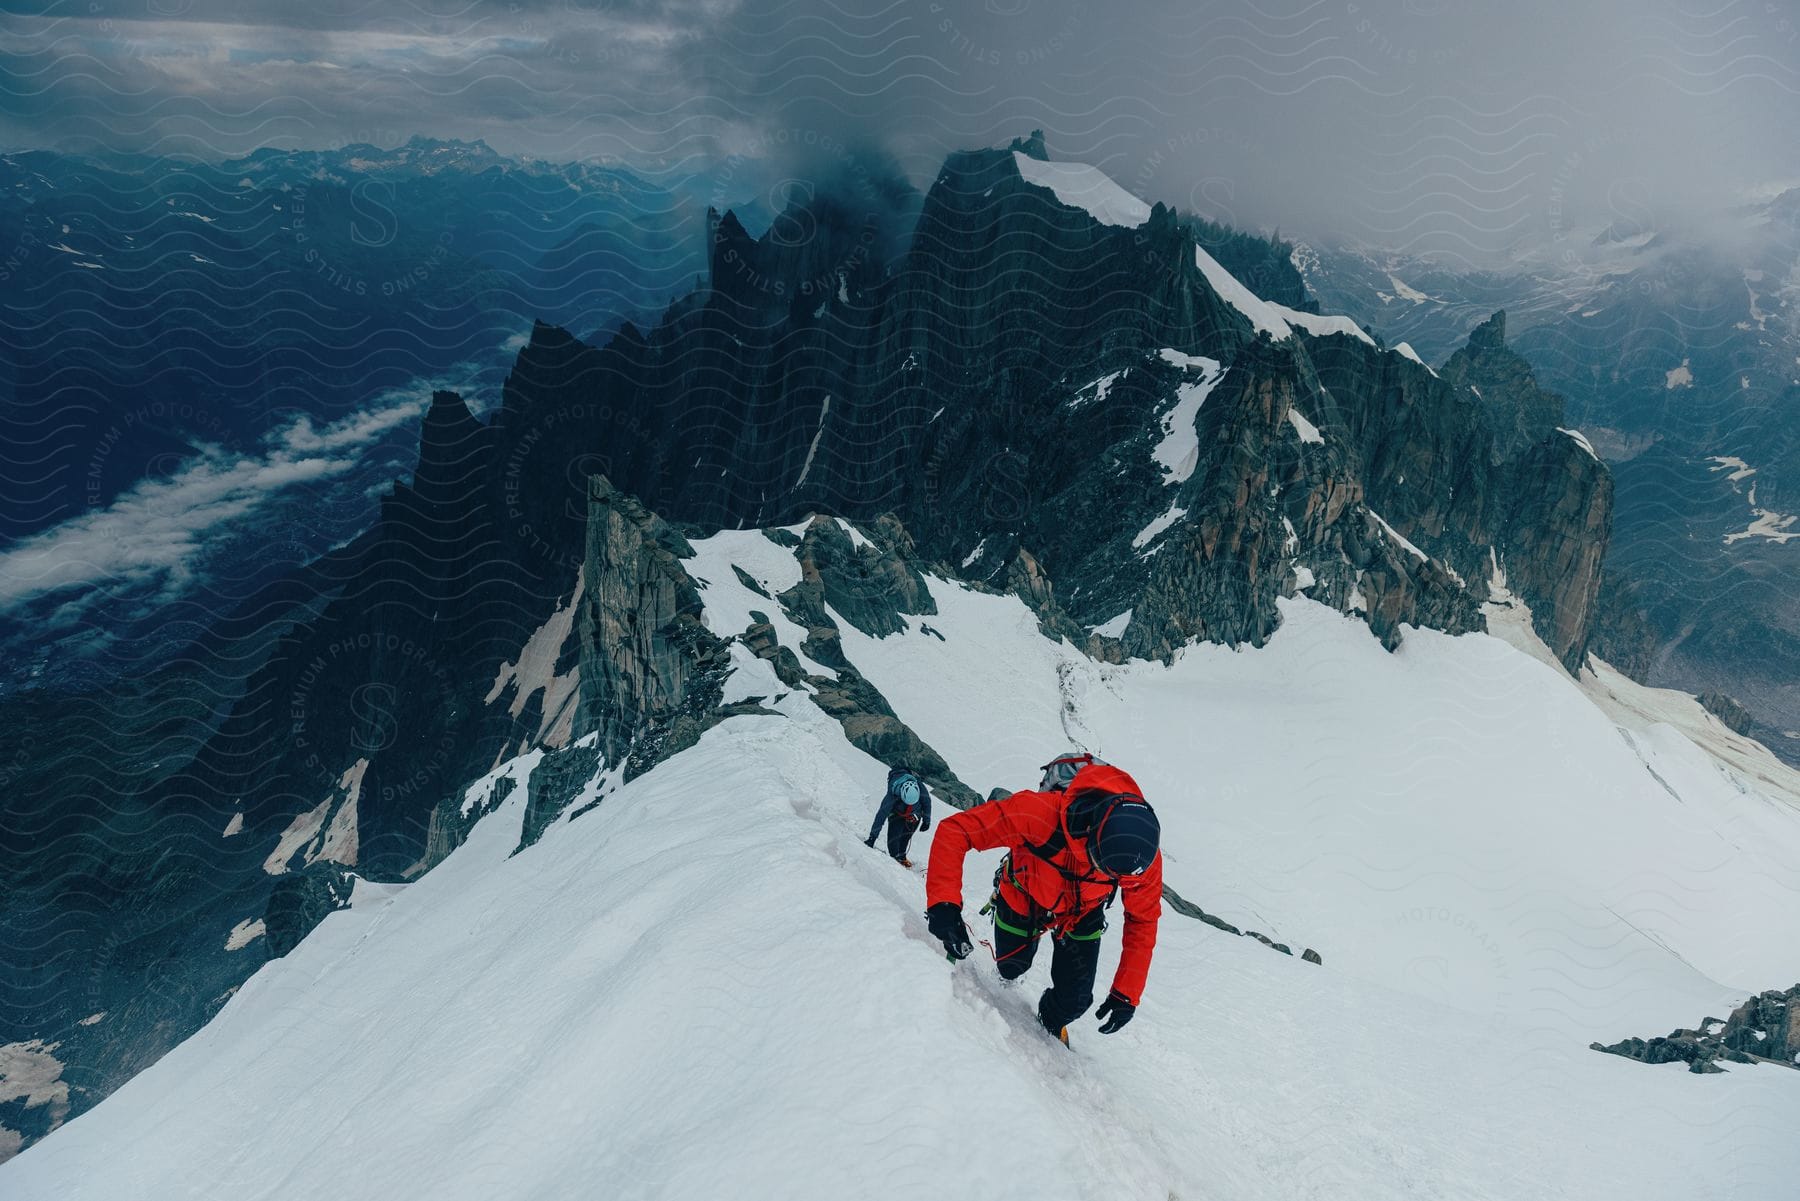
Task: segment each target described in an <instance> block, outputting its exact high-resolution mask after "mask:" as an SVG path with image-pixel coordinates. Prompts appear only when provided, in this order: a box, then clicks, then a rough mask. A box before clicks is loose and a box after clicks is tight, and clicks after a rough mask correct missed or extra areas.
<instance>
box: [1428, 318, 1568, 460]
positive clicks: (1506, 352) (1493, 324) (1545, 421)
mask: <svg viewBox="0 0 1800 1201" xmlns="http://www.w3.org/2000/svg"><path fill="white" fill-rule="evenodd" d="M1443 376H1444V378H1445V379H1447V380H1449V381H1450V382H1451V383H1453V384H1460V385H1463V386H1465V387H1469V388H1472V389H1474V391H1475V393H1476V395H1478V396H1479V397H1480V398H1481V400H1482V403H1483V404H1484V405H1486V407H1487V409H1488V412H1489V413H1490V414H1491V415H1492V421H1493V427H1494V457H1495V461H1496V462H1498V461H1499V460H1501V459H1506V458H1510V457H1512V456H1513V455H1515V454H1518V453H1519V452H1520V451H1521V450H1523V449H1524V448H1525V447H1527V446H1529V445H1530V444H1532V443H1534V442H1536V441H1538V440H1539V439H1540V438H1543V437H1545V436H1547V435H1548V434H1549V433H1551V432H1552V431H1553V430H1555V429H1556V427H1557V426H1559V425H1561V424H1562V421H1563V400H1562V397H1561V396H1558V395H1557V394H1556V393H1554V392H1551V391H1548V390H1547V389H1545V388H1542V387H1539V386H1538V382H1537V378H1536V377H1535V376H1534V375H1533V374H1532V370H1531V364H1530V363H1528V362H1526V360H1525V359H1524V358H1523V357H1522V356H1520V355H1519V354H1517V353H1515V352H1514V351H1513V350H1512V349H1511V348H1510V347H1509V346H1508V345H1507V344H1506V312H1505V310H1501V311H1499V312H1496V313H1495V314H1494V315H1493V316H1492V317H1489V318H1488V319H1487V320H1486V321H1484V322H1483V323H1482V324H1481V325H1479V326H1477V327H1476V328H1475V330H1474V331H1473V332H1472V333H1470V335H1469V343H1468V345H1467V346H1465V347H1464V348H1463V349H1461V350H1459V351H1457V352H1456V353H1455V354H1453V355H1451V356H1450V360H1449V361H1448V362H1447V363H1445V364H1444V369H1443Z"/></svg>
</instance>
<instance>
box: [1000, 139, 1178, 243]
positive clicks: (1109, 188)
mask: <svg viewBox="0 0 1800 1201" xmlns="http://www.w3.org/2000/svg"><path fill="white" fill-rule="evenodd" d="M1013 163H1014V165H1015V166H1017V167H1018V169H1019V175H1020V177H1021V178H1022V179H1024V180H1025V182H1026V183H1028V184H1033V185H1035V186H1037V187H1040V188H1047V189H1049V191H1050V192H1051V193H1053V194H1054V195H1055V196H1056V199H1057V201H1058V202H1059V203H1061V204H1066V205H1068V206H1069V207H1070V208H1078V209H1081V210H1083V211H1084V212H1086V213H1087V214H1088V215H1089V216H1091V217H1093V219H1094V220H1096V221H1098V222H1100V224H1102V225H1117V226H1121V227H1123V228H1126V229H1136V228H1137V227H1138V226H1140V225H1142V224H1143V223H1144V222H1146V221H1148V220H1150V206H1149V205H1147V204H1145V203H1144V202H1143V201H1141V200H1139V199H1138V198H1137V197H1136V196H1133V195H1132V194H1131V193H1130V192H1127V191H1126V190H1125V189H1124V188H1121V187H1120V186H1119V185H1118V184H1116V183H1114V182H1113V181H1112V180H1111V179H1110V178H1108V176H1107V175H1106V173H1105V172H1103V171H1101V170H1100V169H1099V168H1098V167H1090V166H1088V165H1087V164H1086V163H1051V162H1045V161H1044V160H1043V159H1038V158H1033V157H1031V156H1030V155H1028V154H1025V153H1023V152H1021V151H1018V150H1015V151H1013Z"/></svg>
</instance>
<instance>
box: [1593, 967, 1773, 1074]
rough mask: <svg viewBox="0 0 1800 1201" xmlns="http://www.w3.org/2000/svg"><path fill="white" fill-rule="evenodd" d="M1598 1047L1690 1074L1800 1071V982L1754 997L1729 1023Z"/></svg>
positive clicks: (1709, 1023) (1710, 1020)
mask: <svg viewBox="0 0 1800 1201" xmlns="http://www.w3.org/2000/svg"><path fill="white" fill-rule="evenodd" d="M1592 1045H1593V1049H1594V1050H1596V1051H1605V1052H1606V1053H1607V1054H1609V1055H1623V1056H1624V1057H1625V1058H1627V1059H1636V1060H1640V1061H1642V1062H1644V1063H1685V1064H1687V1065H1688V1070H1689V1071H1691V1072H1722V1071H1724V1070H1725V1069H1724V1068H1722V1067H1720V1066H1719V1061H1720V1060H1724V1061H1725V1062H1727V1063H1778V1064H1781V1065H1782V1066H1784V1067H1790V1068H1794V1067H1800V984H1796V985H1795V986H1794V987H1793V988H1790V989H1787V990H1786V991H1785V992H1781V991H1775V990H1771V991H1769V992H1766V993H1763V994H1762V995H1760V996H1755V997H1751V998H1750V999H1749V1000H1748V1001H1745V1002H1744V1003H1743V1004H1742V1005H1739V1006H1738V1007H1737V1008H1736V1009H1734V1010H1732V1011H1731V1016H1730V1017H1728V1018H1726V1019H1725V1020H1724V1021H1720V1020H1719V1019H1718V1018H1710V1017H1709V1018H1705V1019H1703V1020H1702V1021H1701V1023H1700V1028H1699V1029H1697V1030H1676V1031H1674V1032H1673V1033H1671V1034H1670V1035H1668V1036H1667V1037H1666V1038H1652V1039H1648V1040H1646V1039H1642V1038H1628V1039H1625V1040H1624V1041H1623V1042H1617V1043H1614V1044H1613V1045H1611V1046H1610V1047H1609V1046H1602V1045H1601V1044H1600V1043H1594V1044H1592Z"/></svg>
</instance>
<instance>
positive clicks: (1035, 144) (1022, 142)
mask: <svg viewBox="0 0 1800 1201" xmlns="http://www.w3.org/2000/svg"><path fill="white" fill-rule="evenodd" d="M1008 149H1011V150H1016V151H1018V152H1019V153H1020V154H1024V155H1029V156H1030V157H1032V158H1035V159H1037V160H1038V161H1040V162H1046V163H1047V162H1049V161H1050V152H1049V151H1048V150H1046V149H1044V131H1043V130H1041V129H1034V130H1032V131H1031V136H1029V137H1024V138H1014V139H1013V140H1012V145H1011V146H1010V147H1008Z"/></svg>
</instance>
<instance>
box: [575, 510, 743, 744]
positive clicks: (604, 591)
mask: <svg viewBox="0 0 1800 1201" xmlns="http://www.w3.org/2000/svg"><path fill="white" fill-rule="evenodd" d="M693 555H694V550H693V547H691V546H689V545H688V542H687V539H686V538H684V537H682V536H681V534H680V533H679V532H677V531H676V530H675V529H674V528H673V527H671V526H670V525H669V524H668V523H667V522H665V521H663V520H662V519H661V518H660V517H657V516H656V515H655V514H653V513H651V512H650V511H649V510H648V509H646V508H645V507H644V506H643V504H642V503H640V502H639V501H638V500H636V499H635V498H633V497H630V496H626V495H625V494H623V493H621V492H619V491H618V490H617V489H616V488H614V487H613V486H612V484H611V483H610V482H609V481H608V480H607V479H606V478H605V477H604V476H595V477H594V478H593V480H592V481H591V485H590V490H589V493H588V528H587V561H586V563H585V574H586V577H587V580H588V586H587V589H586V593H585V597H584V599H583V602H582V608H581V615H580V623H581V645H582V665H583V668H584V670H583V671H582V674H581V707H580V710H579V711H578V712H577V714H576V719H575V732H576V735H577V736H578V737H580V736H584V735H586V734H588V733H589V732H593V733H596V734H597V735H598V736H599V738H598V750H599V754H600V757H601V758H602V759H603V760H604V761H605V762H607V763H610V764H617V763H625V764H626V765H627V767H626V774H627V777H630V776H635V775H638V774H640V773H642V772H644V771H646V770H648V769H649V768H650V767H652V766H654V765H655V764H656V763H659V762H661V761H662V760H663V759H665V758H667V757H668V756H669V755H672V754H674V753H675V752H676V751H678V750H681V749H682V748H684V747H688V746H692V745H693V744H694V743H695V742H696V741H698V740H699V737H700V735H701V734H702V733H704V732H705V731H706V729H707V727H708V726H710V725H712V724H714V723H715V722H716V721H717V720H718V705H719V699H720V694H721V690H722V686H723V684H724V679H725V674H726V670H727V667H728V661H729V655H728V651H727V648H726V645H725V643H723V642H721V641H720V640H719V639H718V638H717V637H715V636H714V635H713V634H712V633H711V632H709V631H708V630H707V628H706V625H705V623H704V622H702V620H701V618H700V612H701V602H700V590H699V588H697V587H696V586H695V584H694V581H693V578H692V577H691V576H689V575H688V573H687V570H686V569H685V568H684V567H682V565H681V560H683V559H691V558H693Z"/></svg>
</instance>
